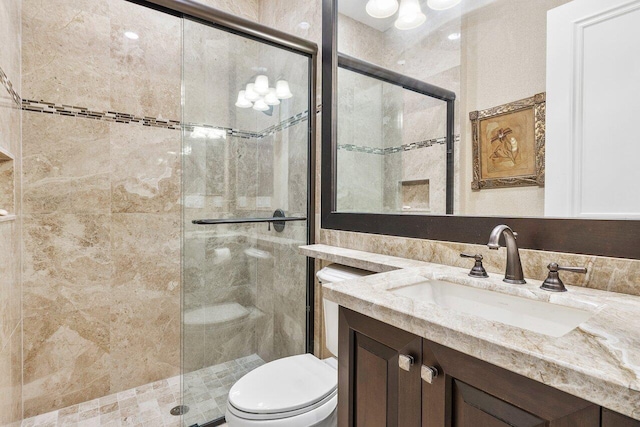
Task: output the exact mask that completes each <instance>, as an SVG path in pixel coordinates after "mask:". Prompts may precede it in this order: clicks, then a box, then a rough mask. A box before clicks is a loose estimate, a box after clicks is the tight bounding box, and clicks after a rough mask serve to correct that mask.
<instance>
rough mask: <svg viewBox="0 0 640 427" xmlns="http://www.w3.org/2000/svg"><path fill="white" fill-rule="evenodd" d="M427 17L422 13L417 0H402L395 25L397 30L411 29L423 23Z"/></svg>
mask: <svg viewBox="0 0 640 427" xmlns="http://www.w3.org/2000/svg"><path fill="white" fill-rule="evenodd" d="M426 20H427V17H426V16H425V15H424V13H422V9H421V8H420V3H418V0H402V2H401V3H400V10H399V12H398V19H396V22H395V26H396V28H397V29H399V30H412V29H414V28H418V27H419V26H420V25H422V24H424V22H425V21H426Z"/></svg>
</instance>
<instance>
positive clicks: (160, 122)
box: [0, 70, 309, 139]
mask: <svg viewBox="0 0 640 427" xmlns="http://www.w3.org/2000/svg"><path fill="white" fill-rule="evenodd" d="M0 71H1V70H0ZM22 110H24V111H33V112H36V113H45V114H55V115H60V116H70V117H81V118H85V119H93V120H102V121H106V122H113V123H123V124H139V125H142V126H149V127H158V128H164V129H173V130H181V129H183V128H184V129H185V130H186V131H193V130H194V129H195V128H196V127H202V128H206V129H218V130H224V131H225V132H226V134H227V135H228V136H234V137H238V138H242V139H250V138H257V139H261V138H264V137H266V136H269V135H273V134H274V133H276V132H280V131H282V130H284V129H286V128H288V127H291V126H294V125H296V124H298V123H301V122H303V121H305V120H307V119H308V116H309V114H308V111H303V112H302V113H299V114H296V115H295V116H292V117H289V118H287V119H285V120H283V121H281V122H280V123H278V124H277V125H273V126H270V127H268V128H266V129H264V130H262V131H260V132H251V131H245V130H241V129H234V128H227V127H221V126H213V125H209V124H203V123H185V124H184V125H183V123H182V122H180V121H179V120H165V119H160V118H156V117H149V116H144V117H140V116H135V115H132V114H127V113H119V112H117V111H97V110H90V109H88V108H85V107H77V106H75V105H66V104H54V103H51V102H46V101H35V100H32V99H23V100H22Z"/></svg>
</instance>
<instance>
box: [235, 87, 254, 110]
mask: <svg viewBox="0 0 640 427" xmlns="http://www.w3.org/2000/svg"><path fill="white" fill-rule="evenodd" d="M244 94H245V91H244V90H241V91H240V93H238V100H237V101H236V107H238V108H249V107H252V106H253V103H252V102H251V101H249V100H248V99H247V98H246V97H245V95H244Z"/></svg>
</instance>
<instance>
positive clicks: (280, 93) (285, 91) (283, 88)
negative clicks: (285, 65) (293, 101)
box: [276, 80, 293, 99]
mask: <svg viewBox="0 0 640 427" xmlns="http://www.w3.org/2000/svg"><path fill="white" fill-rule="evenodd" d="M276 96H277V97H278V99H289V98H291V97H292V96H293V94H292V93H291V90H290V89H289V82H288V81H286V80H278V81H277V82H276Z"/></svg>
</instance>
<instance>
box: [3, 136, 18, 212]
mask: <svg viewBox="0 0 640 427" xmlns="http://www.w3.org/2000/svg"><path fill="white" fill-rule="evenodd" d="M13 159H14V156H13V154H11V153H10V152H9V151H7V150H5V149H4V148H2V147H0V222H5V221H12V220H14V219H15V218H16V216H15V215H14V212H15V196H14V194H15V179H14V178H15V177H14V175H15V167H14V161H13ZM1 211H6V212H8V215H2V213H3V212H1Z"/></svg>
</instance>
